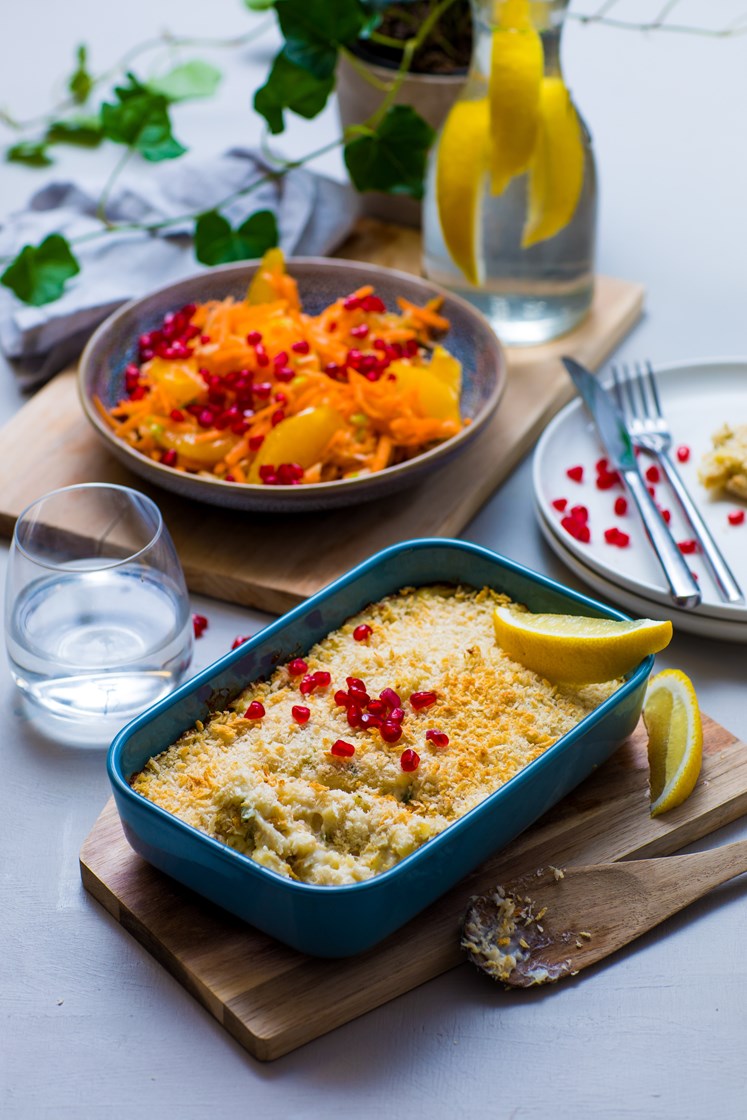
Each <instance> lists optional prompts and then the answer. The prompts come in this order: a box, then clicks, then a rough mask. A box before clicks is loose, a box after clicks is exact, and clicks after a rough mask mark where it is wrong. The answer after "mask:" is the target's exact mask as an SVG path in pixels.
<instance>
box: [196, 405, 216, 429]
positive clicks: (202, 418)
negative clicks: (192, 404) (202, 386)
mask: <svg viewBox="0 0 747 1120" xmlns="http://www.w3.org/2000/svg"><path fill="white" fill-rule="evenodd" d="M214 419H215V417H214V416H213V414H212V412H211V411H210V409H209V408H203V409H202V410H201V411H200V415H199V416H198V417H197V423H198V424H199V425H200V427H201V428H212V426H213V420H214Z"/></svg>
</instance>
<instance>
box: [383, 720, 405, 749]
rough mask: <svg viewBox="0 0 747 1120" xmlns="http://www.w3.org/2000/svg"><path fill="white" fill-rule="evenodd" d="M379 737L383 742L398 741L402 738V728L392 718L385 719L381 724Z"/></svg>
mask: <svg viewBox="0 0 747 1120" xmlns="http://www.w3.org/2000/svg"><path fill="white" fill-rule="evenodd" d="M381 738H382V739H383V740H384V742H385V743H398V742H399V740H400V739H401V738H402V728H401V727H400V725H399V724H398V723H397V722H396V720H393V719H385V720H384V721H383V723H382V724H381Z"/></svg>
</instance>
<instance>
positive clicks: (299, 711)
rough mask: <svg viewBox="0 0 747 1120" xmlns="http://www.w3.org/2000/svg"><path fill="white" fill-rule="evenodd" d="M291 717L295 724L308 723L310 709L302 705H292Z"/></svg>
mask: <svg viewBox="0 0 747 1120" xmlns="http://www.w3.org/2000/svg"><path fill="white" fill-rule="evenodd" d="M291 715H292V716H293V718H294V720H295V721H296V723H308V722H309V716H310V715H311V709H310V708H306V707H305V706H304V705H303V704H294V705H293V707H292V708H291Z"/></svg>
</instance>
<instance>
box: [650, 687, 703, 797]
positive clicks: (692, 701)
mask: <svg viewBox="0 0 747 1120" xmlns="http://www.w3.org/2000/svg"><path fill="white" fill-rule="evenodd" d="M643 722H644V723H645V724H646V730H647V731H648V764H649V771H650V785H651V816H652V817H658V816H659V814H660V813H666V811H667V810H668V809H673V808H674V807H675V805H681V804H682V802H683V801H684V800H685V798H687V797H689V796H690V794H691V793H692V791H693V789H694V788H695V783H696V782H697V780H698V775H699V774H700V767H701V765H702V762H703V728H702V725H701V720H700V709H699V707H698V698H697V696H696V695H695V689H694V688H693V685H692V681H691V680H690V679H689V677H686V676H685V674H684V673H683V672H681V671H680V670H679V669H665V670H664V671H663V672H662V673H657V674H656V676H655V677H652V678H651V680H650V681H649V684H648V689H647V691H646V699H645V702H644V705H643Z"/></svg>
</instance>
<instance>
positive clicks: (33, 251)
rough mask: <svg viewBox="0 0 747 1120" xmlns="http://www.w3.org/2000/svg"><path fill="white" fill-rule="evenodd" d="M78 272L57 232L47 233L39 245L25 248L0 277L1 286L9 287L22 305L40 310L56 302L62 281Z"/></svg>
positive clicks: (62, 239)
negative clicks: (29, 305)
mask: <svg viewBox="0 0 747 1120" xmlns="http://www.w3.org/2000/svg"><path fill="white" fill-rule="evenodd" d="M78 272H80V265H79V264H78V262H77V260H76V259H75V257H74V256H73V253H72V250H71V248H70V244H69V242H68V241H67V240H66V239H65V238H64V237H63V236H62V235H61V234H59V233H50V235H49V237H45V238H44V240H43V241H42V243H41V245H39V246H38V247H34V246H33V245H24V247H23V248H22V249H21V251H20V253H19V254H18V256H17V257H16V258H15V259H14V260H12V261H11V263H10V264H9V265H8V267H7V268H6V269H5V272H4V273H3V274H2V276H0V284H4V285H5V287H6V288H10V290H11V291H12V292H15V294H16V295H17V296H18V298H19V299H20V300H23V302H24V303H31V304H33V306H34V307H41V305H42V304H43V303H52V301H53V300H56V299H59V298H60V296H61V295H62V292H63V289H64V287H65V282H66V281H67V280H69V279H70V278H71V277H72V276H75V275H76V274H77V273H78Z"/></svg>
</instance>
